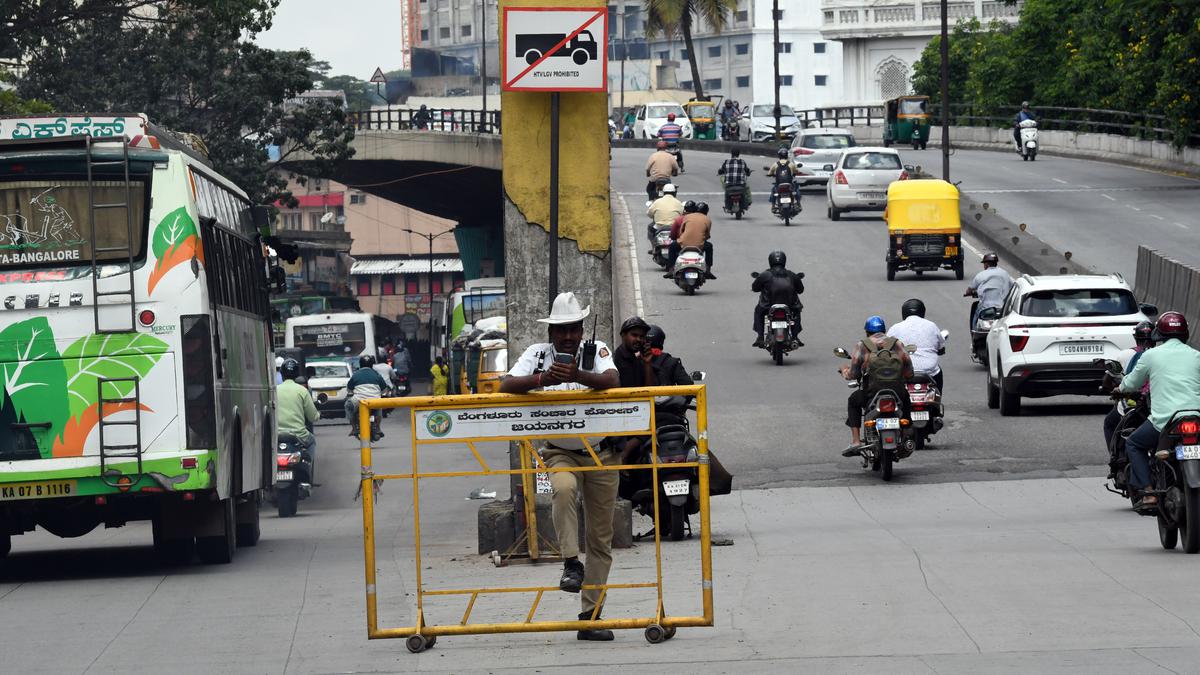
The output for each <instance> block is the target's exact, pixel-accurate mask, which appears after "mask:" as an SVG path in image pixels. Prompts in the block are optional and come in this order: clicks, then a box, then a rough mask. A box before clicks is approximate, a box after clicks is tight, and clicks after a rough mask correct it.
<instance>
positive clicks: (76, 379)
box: [63, 333, 167, 418]
mask: <svg viewBox="0 0 1200 675" xmlns="http://www.w3.org/2000/svg"><path fill="white" fill-rule="evenodd" d="M166 351H167V343H165V342H163V341H162V340H160V339H158V338H156V337H154V336H153V335H150V334H149V333H109V334H105V335H88V336H86V337H82V338H80V339H78V340H76V341H75V342H74V343H72V344H71V346H69V347H67V348H66V349H65V350H64V351H63V363H64V364H65V365H66V390H67V396H68V398H69V405H70V415H71V417H72V418H75V417H79V416H80V415H82V414H83V412H84V411H85V410H87V409H88V408H89V407H90V406H92V405H93V404H95V403H97V402H98V401H99V398H100V392H99V389H98V387H97V385H96V382H97V380H98V379H100V378H110V379H111V378H121V377H137V378H139V379H140V378H144V377H146V375H147V374H148V373H149V372H150V369H151V368H153V367H154V364H155V363H158V360H159V359H161V358H162V356H163V353H164V352H166ZM132 392H133V383H132V382H114V383H113V384H111V385H108V386H107V387H105V390H104V395H105V397H106V398H120V397H123V396H128V395H129V394H130V393H132Z"/></svg>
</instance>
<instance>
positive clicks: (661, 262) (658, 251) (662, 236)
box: [650, 227, 671, 269]
mask: <svg viewBox="0 0 1200 675" xmlns="http://www.w3.org/2000/svg"><path fill="white" fill-rule="evenodd" d="M653 243H654V248H652V249H650V257H652V258H654V262H655V263H656V264H658V266H659V267H661V268H663V269H666V268H667V265H670V264H671V228H669V227H664V228H660V229H656V230H655V231H654V239H653Z"/></svg>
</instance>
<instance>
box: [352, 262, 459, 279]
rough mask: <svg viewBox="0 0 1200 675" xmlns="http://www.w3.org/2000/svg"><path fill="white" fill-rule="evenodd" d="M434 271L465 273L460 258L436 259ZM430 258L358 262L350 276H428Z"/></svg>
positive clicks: (355, 263)
mask: <svg viewBox="0 0 1200 675" xmlns="http://www.w3.org/2000/svg"><path fill="white" fill-rule="evenodd" d="M433 271H434V273H435V274H436V273H438V272H461V271H463V264H462V259H460V258H434V259H433ZM428 273H429V258H375V259H373V260H356V261H355V262H354V266H353V267H351V268H350V274H352V275H358V276H370V275H373V274H428Z"/></svg>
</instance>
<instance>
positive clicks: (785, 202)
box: [779, 197, 792, 204]
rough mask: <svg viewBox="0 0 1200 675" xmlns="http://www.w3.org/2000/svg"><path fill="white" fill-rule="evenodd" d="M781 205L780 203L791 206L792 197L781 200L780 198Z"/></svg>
mask: <svg viewBox="0 0 1200 675" xmlns="http://www.w3.org/2000/svg"><path fill="white" fill-rule="evenodd" d="M779 203H780V204H791V203H792V198H791V197H780V198H779Z"/></svg>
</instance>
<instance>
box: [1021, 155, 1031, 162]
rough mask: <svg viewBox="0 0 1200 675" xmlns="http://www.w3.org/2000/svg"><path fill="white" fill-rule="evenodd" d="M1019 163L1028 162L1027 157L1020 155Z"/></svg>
mask: <svg viewBox="0 0 1200 675" xmlns="http://www.w3.org/2000/svg"><path fill="white" fill-rule="evenodd" d="M1021 161H1022V162H1028V161H1029V155H1021Z"/></svg>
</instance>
